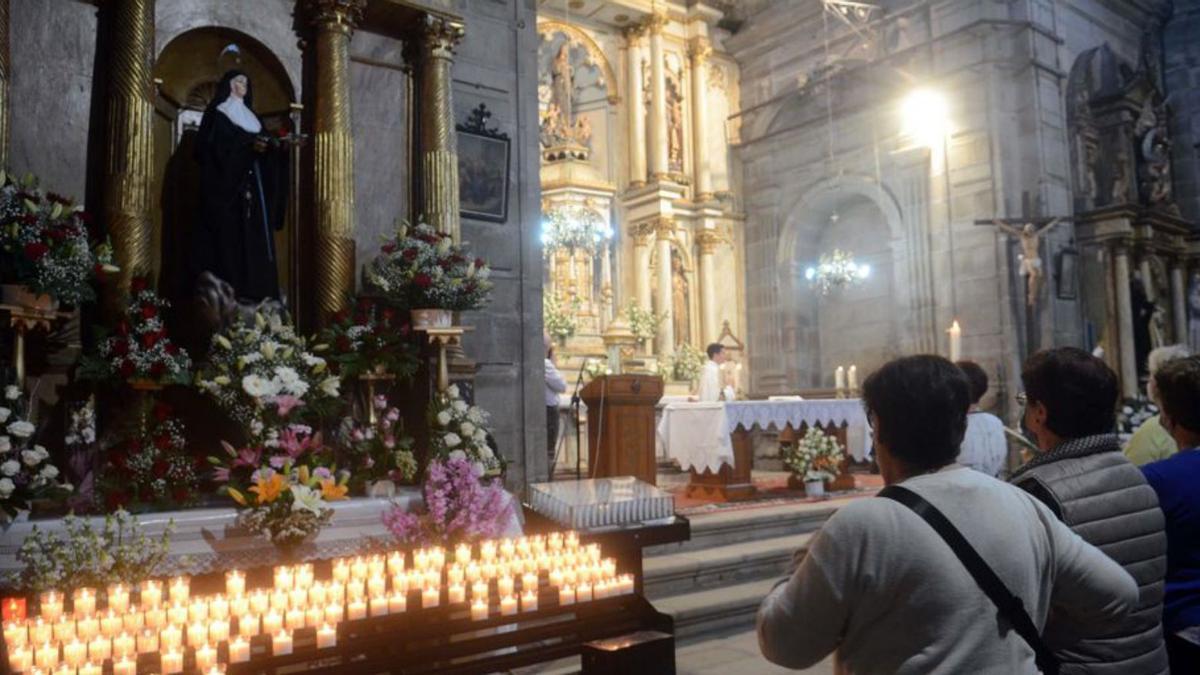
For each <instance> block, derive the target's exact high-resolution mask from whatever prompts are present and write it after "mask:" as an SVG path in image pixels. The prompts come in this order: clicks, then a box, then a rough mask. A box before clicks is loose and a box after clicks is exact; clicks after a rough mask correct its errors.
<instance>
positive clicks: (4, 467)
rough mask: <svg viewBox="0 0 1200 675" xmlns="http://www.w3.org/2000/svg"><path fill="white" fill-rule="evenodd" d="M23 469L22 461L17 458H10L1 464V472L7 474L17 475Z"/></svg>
mask: <svg viewBox="0 0 1200 675" xmlns="http://www.w3.org/2000/svg"><path fill="white" fill-rule="evenodd" d="M20 470H21V463H20V462H18V461H17V460H15V459H10V460H8V461H7V462H5V463H3V464H0V473H3V474H4V475H5V476H15V475H17V472H18V471H20Z"/></svg>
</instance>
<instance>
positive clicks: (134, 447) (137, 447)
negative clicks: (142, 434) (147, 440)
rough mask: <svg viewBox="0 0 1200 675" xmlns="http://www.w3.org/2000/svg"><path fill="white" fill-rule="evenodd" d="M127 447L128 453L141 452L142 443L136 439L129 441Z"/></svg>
mask: <svg viewBox="0 0 1200 675" xmlns="http://www.w3.org/2000/svg"><path fill="white" fill-rule="evenodd" d="M127 445H128V446H129V451H130V452H141V451H142V441H141V440H139V439H137V438H134V439H132V440H130V441H129V443H128V444H127Z"/></svg>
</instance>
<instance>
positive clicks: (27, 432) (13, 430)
mask: <svg viewBox="0 0 1200 675" xmlns="http://www.w3.org/2000/svg"><path fill="white" fill-rule="evenodd" d="M8 433H10V434H12V435H13V436H16V437H17V438H29V437H30V436H32V435H33V425H32V424H30V423H29V422H26V421H25V420H17V421H16V422H13V423H12V424H10V425H8Z"/></svg>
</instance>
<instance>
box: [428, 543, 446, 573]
mask: <svg viewBox="0 0 1200 675" xmlns="http://www.w3.org/2000/svg"><path fill="white" fill-rule="evenodd" d="M445 566H446V550H445V549H443V548H442V547H441V546H434V547H433V548H431V549H429V567H430V569H433V570H437V571H439V572H440V571H441V569H442V568H443V567H445Z"/></svg>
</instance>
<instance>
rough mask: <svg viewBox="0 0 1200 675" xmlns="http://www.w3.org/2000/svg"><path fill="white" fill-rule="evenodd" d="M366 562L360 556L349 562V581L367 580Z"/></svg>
mask: <svg viewBox="0 0 1200 675" xmlns="http://www.w3.org/2000/svg"><path fill="white" fill-rule="evenodd" d="M367 572H368V569H367V561H366V560H364V559H363V557H362V556H358V557H356V558H354V560H353V561H351V562H350V578H351V579H366V578H367Z"/></svg>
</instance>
